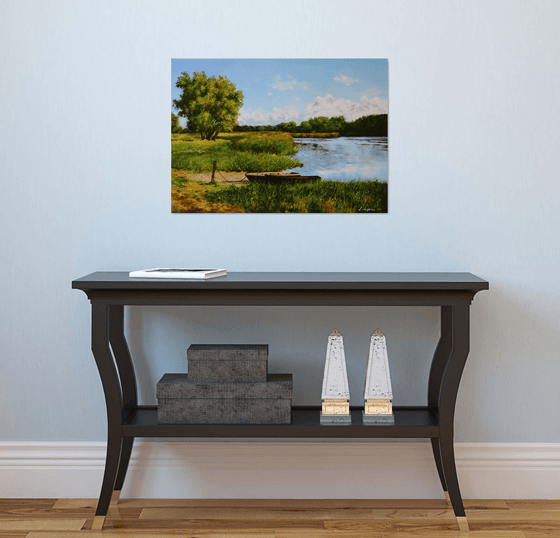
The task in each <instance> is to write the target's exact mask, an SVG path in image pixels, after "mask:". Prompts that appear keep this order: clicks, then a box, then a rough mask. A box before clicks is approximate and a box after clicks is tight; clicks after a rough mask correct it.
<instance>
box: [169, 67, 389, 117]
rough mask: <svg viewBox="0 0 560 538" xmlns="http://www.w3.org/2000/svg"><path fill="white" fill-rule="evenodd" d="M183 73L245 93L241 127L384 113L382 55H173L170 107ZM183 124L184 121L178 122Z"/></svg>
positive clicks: (384, 96)
mask: <svg viewBox="0 0 560 538" xmlns="http://www.w3.org/2000/svg"><path fill="white" fill-rule="evenodd" d="M183 71H186V72H187V73H188V74H189V75H191V76H192V74H193V73H195V72H200V71H204V72H205V73H206V74H207V75H208V76H212V75H216V76H219V75H222V76H224V77H226V78H228V79H229V80H230V81H231V82H233V83H234V84H235V86H236V88H237V89H238V90H241V91H242V92H243V96H244V99H243V107H242V108H241V111H240V114H239V119H238V121H239V124H240V125H276V124H278V123H283V122H289V121H295V122H296V123H298V124H299V123H301V122H302V121H304V120H307V119H309V118H312V117H316V116H327V117H333V116H344V117H345V119H346V120H347V121H353V120H355V119H357V118H359V117H360V116H367V115H370V114H386V113H387V112H388V82H387V78H388V77H387V60H386V59H334V60H324V59H314V60H300V59H291V60H268V59H267V60H239V59H237V60H224V59H219V60H217V59H215V60H208V59H196V60H188V59H173V60H172V61H171V106H172V111H173V112H176V110H175V109H174V108H173V99H177V98H178V97H179V94H180V91H179V89H178V88H176V87H175V82H176V81H177V78H178V77H179V76H180V74H181V73H182V72H183ZM181 123H182V124H184V120H181Z"/></svg>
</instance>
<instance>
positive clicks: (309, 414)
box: [123, 405, 439, 439]
mask: <svg viewBox="0 0 560 538" xmlns="http://www.w3.org/2000/svg"><path fill="white" fill-rule="evenodd" d="M362 411H363V407H352V408H351V409H350V413H351V417H352V424H351V425H342V424H340V425H339V424H332V425H322V424H320V423H319V420H320V413H321V407H318V406H317V407H304V406H302V407H292V423H291V424H158V420H157V407H156V406H155V405H153V406H148V405H141V406H138V407H137V408H135V409H134V410H133V411H132V412H131V413H130V414H129V415H128V416H127V417H126V419H125V420H124V422H123V436H124V437H294V438H297V437H301V438H314V437H317V438H318V437H323V438H347V439H349V438H380V437H384V438H429V437H439V424H438V417H437V412H436V411H434V410H432V409H429V408H428V407H393V414H394V415H395V422H394V424H376V425H367V426H364V424H363V423H362Z"/></svg>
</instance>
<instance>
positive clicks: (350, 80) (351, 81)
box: [334, 75, 358, 86]
mask: <svg viewBox="0 0 560 538" xmlns="http://www.w3.org/2000/svg"><path fill="white" fill-rule="evenodd" d="M334 79H335V80H336V81H337V82H340V83H341V84H346V86H350V84H354V82H358V79H356V78H352V77H347V76H346V75H338V77H334Z"/></svg>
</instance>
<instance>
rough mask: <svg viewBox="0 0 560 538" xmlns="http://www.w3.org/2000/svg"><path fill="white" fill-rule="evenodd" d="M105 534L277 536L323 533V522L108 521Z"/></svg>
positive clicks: (257, 520)
mask: <svg viewBox="0 0 560 538" xmlns="http://www.w3.org/2000/svg"><path fill="white" fill-rule="evenodd" d="M92 523H93V518H91V519H88V520H87V521H86V524H85V528H86V529H91V525H92ZM103 529H104V530H103V532H105V530H108V531H116V530H123V531H125V530H127V531H140V530H142V531H145V532H146V533H149V532H154V531H161V532H164V533H165V532H167V533H169V532H171V533H172V532H173V531H175V530H177V531H178V532H179V531H180V532H179V533H180V534H182V535H183V536H184V535H185V534H188V533H198V534H205V535H207V534H212V533H213V534H223V533H230V532H231V533H233V534H240V533H247V534H255V533H260V534H274V533H275V532H276V529H290V530H292V531H300V532H306V531H308V530H323V521H322V520H303V519H302V520H293V519H290V520H278V519H277V520H271V519H268V520H266V519H238V520H232V519H211V520H204V519H196V520H189V519H106V520H105V525H104V526H103Z"/></svg>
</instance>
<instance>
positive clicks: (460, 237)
mask: <svg viewBox="0 0 560 538" xmlns="http://www.w3.org/2000/svg"><path fill="white" fill-rule="evenodd" d="M559 19H560V4H559V3H558V2H556V1H553V0H552V1H545V0H540V1H539V2H532V1H529V0H527V1H520V0H503V1H488V0H484V1H483V0H480V1H479V0H476V1H475V0H468V1H467V0H465V1H459V0H431V1H422V0H416V1H414V2H411V1H407V0H392V1H365V0H364V1H341V0H340V1H339V0H316V1H315V0H295V1H294V0H284V1H283V2H262V1H256V0H255V1H251V0H244V1H225V0H206V1H205V2H199V1H178V0H177V1H175V0H173V1H172V0H168V1H164V2H158V1H155V0H154V1H140V0H134V1H133V0H130V1H123V0H118V1H115V0H99V1H97V2H86V1H75V0H57V1H55V0H48V1H37V0H20V1H18V2H2V4H1V6H0V52H1V54H0V179H1V195H0V204H1V208H0V232H1V261H2V265H1V273H0V274H1V278H2V283H1V285H0V309H1V310H0V312H1V323H0V346H1V347H0V409H2V413H0V440H61V441H63V440H102V439H104V438H105V404H104V399H103V394H102V389H101V383H100V380H99V377H98V373H97V370H96V367H95V364H94V361H93V358H92V356H91V352H90V349H89V346H90V343H89V330H90V325H89V323H90V317H89V316H90V312H89V302H88V301H87V299H86V297H85V295H84V294H83V293H81V292H79V291H73V290H71V287H70V286H71V281H72V280H73V279H75V278H78V277H80V276H82V275H85V274H88V273H91V272H93V271H97V270H122V271H128V270H131V269H138V268H144V267H151V266H193V265H194V266H196V265H201V266H202V265H207V266H225V267H227V269H228V270H230V271H251V270H254V271H469V272H472V273H474V274H476V275H478V276H481V277H482V278H485V279H486V280H488V281H489V282H490V285H491V290H490V291H488V292H481V293H480V294H478V295H477V297H476V298H475V301H474V303H473V307H472V314H471V318H472V350H471V354H470V357H469V360H468V363H467V367H466V370H465V373H464V377H463V382H462V385H461V389H460V393H459V400H458V407H457V421H456V438H457V440H458V441H471V442H560V417H559V414H558V410H559V409H560V391H558V381H559V380H560V360H558V359H559V350H560V278H559V276H558V275H559V270H558V268H559V267H560V248H559V246H558V245H559V232H560V196H559V195H560V187H559V165H558V159H559V149H558V148H559V147H560V127H559V125H560V121H559V118H560V110H559V109H560V99H558V88H559V87H560V60H559V56H558V50H559V46H560V37H559V36H558V32H557V30H558V25H559V22H560V20H559ZM189 57H191V58H203V57H207V58H218V57H226V58H261V57H262V58H269V57H270V58H292V57H303V58H334V57H365V58H376V57H377V58H388V59H389V107H390V120H389V125H390V133H389V138H390V149H389V214H387V215H364V214H355V215H275V214H271V215H220V214H216V215H196V214H192V215H177V214H171V213H170V185H169V166H170V155H169V153H170V152H169V147H170V144H169V103H170V69H171V61H170V60H171V58H189ZM127 324H128V328H129V334H130V339H131V348H132V351H133V352H134V355H135V360H136V366H137V369H138V372H139V374H140V385H141V394H142V398H143V400H144V402H145V403H149V402H153V401H154V390H155V383H156V382H157V380H158V379H159V377H160V376H161V375H162V374H163V373H164V372H172V371H181V370H182V369H183V368H184V367H185V359H186V348H187V347H188V345H189V344H190V343H205V342H262V343H269V344H270V353H271V358H270V365H271V371H276V372H292V373H293V374H294V379H295V383H296V387H295V395H294V401H295V403H300V404H302V403H309V404H310V403H318V402H319V398H320V384H321V376H322V368H323V361H324V353H325V349H326V336H327V335H328V333H329V332H330V331H331V330H332V329H333V328H334V327H337V328H338V329H339V330H340V331H341V332H342V334H343V335H344V338H345V343H346V346H347V349H346V351H347V360H348V365H349V377H350V384H351V388H352V393H353V394H352V403H353V404H357V403H359V401H360V398H361V391H362V388H363V379H364V372H365V361H366V355H365V354H366V349H367V341H368V337H369V335H370V334H371V332H372V331H373V330H374V329H375V328H376V327H379V328H381V329H382V330H383V331H384V332H385V333H386V334H387V336H388V348H389V353H390V358H391V361H392V367H393V372H392V373H393V381H394V384H395V403H396V404H401V405H402V404H422V403H424V401H425V392H426V388H425V382H426V377H427V373H428V365H429V361H430V358H431V353H432V351H433V348H434V346H435V343H436V341H437V335H438V317H437V311H435V310H434V309H422V308H409V309H396V308H395V309H393V308H388V309H382V308H361V309H360V308H354V309H351V308H332V309H329V310H324V309H319V308H300V309H297V308H238V309H234V308H227V309H216V308H210V307H208V308H192V309H190V310H189V309H181V308H169V309H163V308H152V309H148V308H145V309H142V308H134V309H131V310H130V314H129V316H128V317H127Z"/></svg>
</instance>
